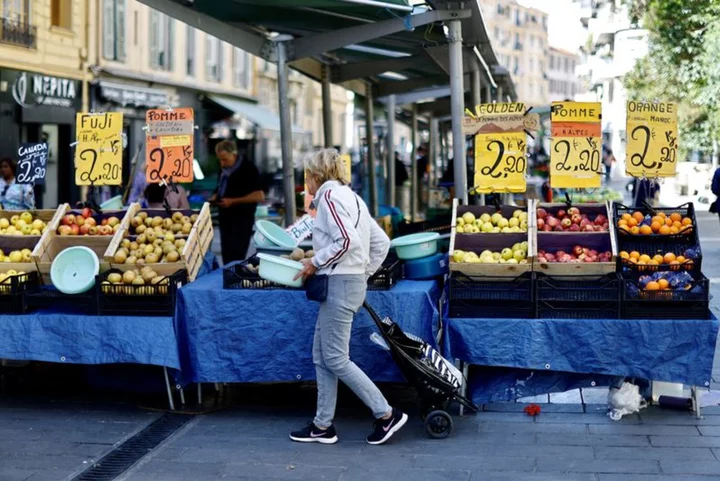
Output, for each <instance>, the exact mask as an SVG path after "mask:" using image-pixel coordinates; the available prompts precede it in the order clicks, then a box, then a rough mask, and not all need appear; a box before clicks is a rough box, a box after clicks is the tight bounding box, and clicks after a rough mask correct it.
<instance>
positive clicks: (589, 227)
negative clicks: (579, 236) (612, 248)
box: [537, 207, 610, 232]
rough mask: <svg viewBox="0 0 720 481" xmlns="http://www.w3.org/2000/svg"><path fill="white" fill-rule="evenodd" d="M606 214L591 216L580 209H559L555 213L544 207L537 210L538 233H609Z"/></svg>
mask: <svg viewBox="0 0 720 481" xmlns="http://www.w3.org/2000/svg"><path fill="white" fill-rule="evenodd" d="M609 227H610V226H609V220H608V217H607V215H605V214H590V213H586V212H584V211H583V210H581V209H580V208H579V207H568V208H567V210H566V209H558V210H557V211H556V212H555V213H551V212H548V210H547V209H544V208H542V207H540V208H538V209H537V230H538V232H608V231H609Z"/></svg>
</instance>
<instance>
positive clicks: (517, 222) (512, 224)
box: [508, 217, 520, 227]
mask: <svg viewBox="0 0 720 481" xmlns="http://www.w3.org/2000/svg"><path fill="white" fill-rule="evenodd" d="M508 226H510V227H519V226H520V220H519V219H518V218H517V217H513V218H512V219H510V220H509V221H508Z"/></svg>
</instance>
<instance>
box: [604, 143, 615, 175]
mask: <svg viewBox="0 0 720 481" xmlns="http://www.w3.org/2000/svg"><path fill="white" fill-rule="evenodd" d="M602 161H603V165H605V180H607V181H610V174H611V173H612V165H613V163H614V162H615V156H614V155H613V151H612V150H611V149H610V147H608V146H607V145H605V144H603V146H602Z"/></svg>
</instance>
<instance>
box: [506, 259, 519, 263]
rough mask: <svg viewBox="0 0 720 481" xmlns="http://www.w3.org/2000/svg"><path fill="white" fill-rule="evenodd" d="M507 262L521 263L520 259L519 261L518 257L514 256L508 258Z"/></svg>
mask: <svg viewBox="0 0 720 481" xmlns="http://www.w3.org/2000/svg"><path fill="white" fill-rule="evenodd" d="M507 263H508V264H519V263H520V261H518V260H517V259H515V258H514V257H513V258H512V259H508V260H507Z"/></svg>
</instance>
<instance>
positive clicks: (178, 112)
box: [145, 108, 195, 183]
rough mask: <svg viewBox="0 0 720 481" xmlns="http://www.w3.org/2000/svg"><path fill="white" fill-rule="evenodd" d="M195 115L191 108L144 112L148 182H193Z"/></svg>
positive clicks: (146, 175) (146, 174)
mask: <svg viewBox="0 0 720 481" xmlns="http://www.w3.org/2000/svg"><path fill="white" fill-rule="evenodd" d="M194 118H195V115H194V112H193V109H191V108H180V109H173V110H163V109H152V110H148V111H147V113H146V114H145V120H146V122H147V148H146V149H145V150H146V152H147V153H146V158H145V164H146V165H147V169H146V171H145V177H146V180H147V181H148V182H150V183H159V182H161V181H169V180H172V181H173V182H179V183H185V182H192V181H193V178H194V174H193V158H194V156H195V150H194V137H195V122H194Z"/></svg>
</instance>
